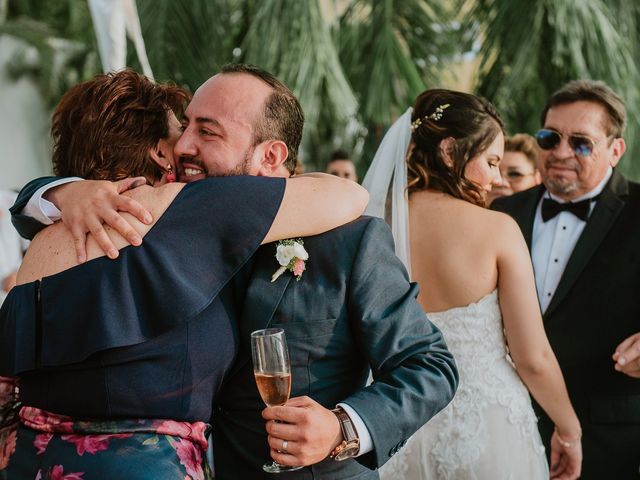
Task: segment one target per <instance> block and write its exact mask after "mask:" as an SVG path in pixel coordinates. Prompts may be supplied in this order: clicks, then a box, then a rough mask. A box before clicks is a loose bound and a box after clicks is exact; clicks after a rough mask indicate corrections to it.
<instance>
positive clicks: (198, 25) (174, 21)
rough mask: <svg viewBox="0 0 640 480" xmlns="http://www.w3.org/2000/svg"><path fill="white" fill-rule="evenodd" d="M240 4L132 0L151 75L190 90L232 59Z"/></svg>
mask: <svg viewBox="0 0 640 480" xmlns="http://www.w3.org/2000/svg"><path fill="white" fill-rule="evenodd" d="M239 3H240V2H238V1H233V0H216V1H215V2H214V1H193V0H137V5H138V13H139V16H140V24H141V27H142V35H143V38H144V39H145V43H146V47H147V55H148V57H149V63H150V64H151V68H152V69H153V73H154V76H155V77H156V78H157V79H158V80H173V81H175V82H176V83H178V84H181V85H183V86H185V87H187V88H188V89H190V90H191V91H195V89H197V88H198V86H200V85H201V84H202V83H203V82H204V81H205V80H206V79H207V78H209V77H211V76H212V75H214V74H215V73H216V72H217V71H218V70H219V69H220V67H221V66H222V65H224V64H225V63H228V62H231V61H233V59H234V57H233V48H234V47H235V46H236V45H238V43H239V42H238V41H237V36H238V34H239V32H240V31H241V28H242V22H243V21H244V17H243V15H242V14H241V13H242V12H241V10H240V9H239ZM132 58H133V57H132ZM132 64H135V63H133V61H132Z"/></svg>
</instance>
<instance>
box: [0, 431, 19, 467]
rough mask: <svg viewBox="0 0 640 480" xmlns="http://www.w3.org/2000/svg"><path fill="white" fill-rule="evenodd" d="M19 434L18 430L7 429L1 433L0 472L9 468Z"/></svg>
mask: <svg viewBox="0 0 640 480" xmlns="http://www.w3.org/2000/svg"><path fill="white" fill-rule="evenodd" d="M17 437H18V432H17V430H16V429H9V428H7V429H5V430H4V431H3V432H1V433H0V470H2V469H3V468H7V466H8V465H9V459H10V458H11V455H13V452H15V451H16V438H17Z"/></svg>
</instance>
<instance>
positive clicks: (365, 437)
mask: <svg viewBox="0 0 640 480" xmlns="http://www.w3.org/2000/svg"><path fill="white" fill-rule="evenodd" d="M78 180H82V179H81V178H78V177H70V178H64V179H60V180H56V181H54V182H51V183H49V184H47V185H45V186H43V187H41V188H39V189H38V190H36V192H35V193H34V194H33V196H32V197H31V198H30V199H29V202H28V203H27V205H26V206H25V207H24V209H23V211H22V213H23V214H24V215H27V216H29V217H32V218H34V219H36V220H38V221H39V222H40V223H43V224H45V225H51V224H52V223H53V222H56V221H58V220H60V210H58V208H57V207H56V206H55V205H54V204H53V203H51V202H50V201H48V200H45V199H44V198H43V196H44V194H45V193H46V192H47V190H50V189H52V188H54V187H57V186H59V185H64V184H65V183H70V182H75V181H78ZM338 406H340V407H342V408H343V409H344V411H345V412H347V415H349V418H351V422H352V423H353V427H354V428H355V429H356V432H357V434H358V438H359V439H360V450H359V451H358V455H356V456H358V457H359V456H360V455H364V454H365V453H368V452H370V451H372V450H373V439H372V438H371V434H370V433H369V429H368V428H367V426H366V425H365V424H364V422H363V421H362V418H361V417H360V415H358V414H357V413H356V411H355V410H354V409H353V408H351V407H350V406H349V405H347V404H346V403H339V404H338Z"/></svg>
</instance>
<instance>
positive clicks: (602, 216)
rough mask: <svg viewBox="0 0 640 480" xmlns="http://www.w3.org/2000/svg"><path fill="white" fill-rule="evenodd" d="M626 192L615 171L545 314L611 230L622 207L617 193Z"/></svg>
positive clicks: (557, 301) (624, 185)
mask: <svg viewBox="0 0 640 480" xmlns="http://www.w3.org/2000/svg"><path fill="white" fill-rule="evenodd" d="M627 193H628V184H627V181H626V180H625V179H624V178H623V177H621V176H620V175H617V174H616V173H615V172H614V173H613V176H612V177H611V181H610V182H609V185H607V187H605V189H604V190H603V191H602V193H601V194H600V198H599V199H598V201H597V203H596V206H595V207H594V209H593V213H592V214H591V217H590V218H589V220H588V222H587V225H586V226H585V228H584V231H583V232H582V235H580V238H579V239H578V242H577V243H576V246H575V248H574V249H573V252H572V253H571V257H569V261H568V263H567V266H566V268H565V269H564V273H563V274H562V277H561V278H560V283H558V288H556V292H555V294H554V295H553V298H552V299H551V303H550V304H549V307H548V308H547V310H546V312H545V317H548V316H550V315H551V314H552V313H553V311H554V310H555V309H556V308H557V307H558V305H559V304H560V303H561V302H562V300H563V299H564V298H565V296H566V295H567V293H569V290H571V287H572V286H573V284H574V283H575V282H576V280H577V279H578V277H579V276H580V274H581V273H582V271H583V270H584V268H585V267H586V265H587V263H589V260H590V259H591V257H592V256H593V253H594V252H595V251H596V249H597V248H598V247H599V246H600V244H601V243H602V240H603V239H604V238H605V236H606V235H607V233H608V232H609V230H610V229H611V226H612V225H613V222H614V221H615V219H616V218H617V217H618V215H619V214H620V211H621V210H622V207H624V201H623V200H622V199H621V198H620V196H624V195H627Z"/></svg>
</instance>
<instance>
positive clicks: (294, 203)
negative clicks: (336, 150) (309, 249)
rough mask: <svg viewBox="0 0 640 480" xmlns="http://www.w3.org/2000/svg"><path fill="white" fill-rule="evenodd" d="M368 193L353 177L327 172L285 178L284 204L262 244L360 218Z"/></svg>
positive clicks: (314, 233) (328, 228) (308, 233)
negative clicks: (350, 178)
mask: <svg viewBox="0 0 640 480" xmlns="http://www.w3.org/2000/svg"><path fill="white" fill-rule="evenodd" d="M368 202H369V193H368V192H367V191H366V190H365V188H364V187H361V186H360V185H358V184H357V183H355V182H353V181H351V180H345V179H343V178H339V177H336V176H334V175H328V174H325V173H309V174H304V175H298V176H295V177H291V178H287V179H286V186H285V191H284V196H283V199H282V203H281V204H280V208H279V210H278V213H277V214H276V217H275V219H274V221H273V224H272V225H271V228H270V229H269V232H268V233H267V235H266V237H265V238H264V240H263V241H262V243H269V242H273V241H275V240H281V239H284V238H291V237H306V236H310V235H318V234H320V233H324V232H327V231H329V230H332V229H334V228H336V227H339V226H340V225H344V224H345V223H348V222H350V221H352V220H355V219H356V218H358V217H359V216H360V215H362V213H363V212H364V209H365V207H366V206H367V203H368Z"/></svg>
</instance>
